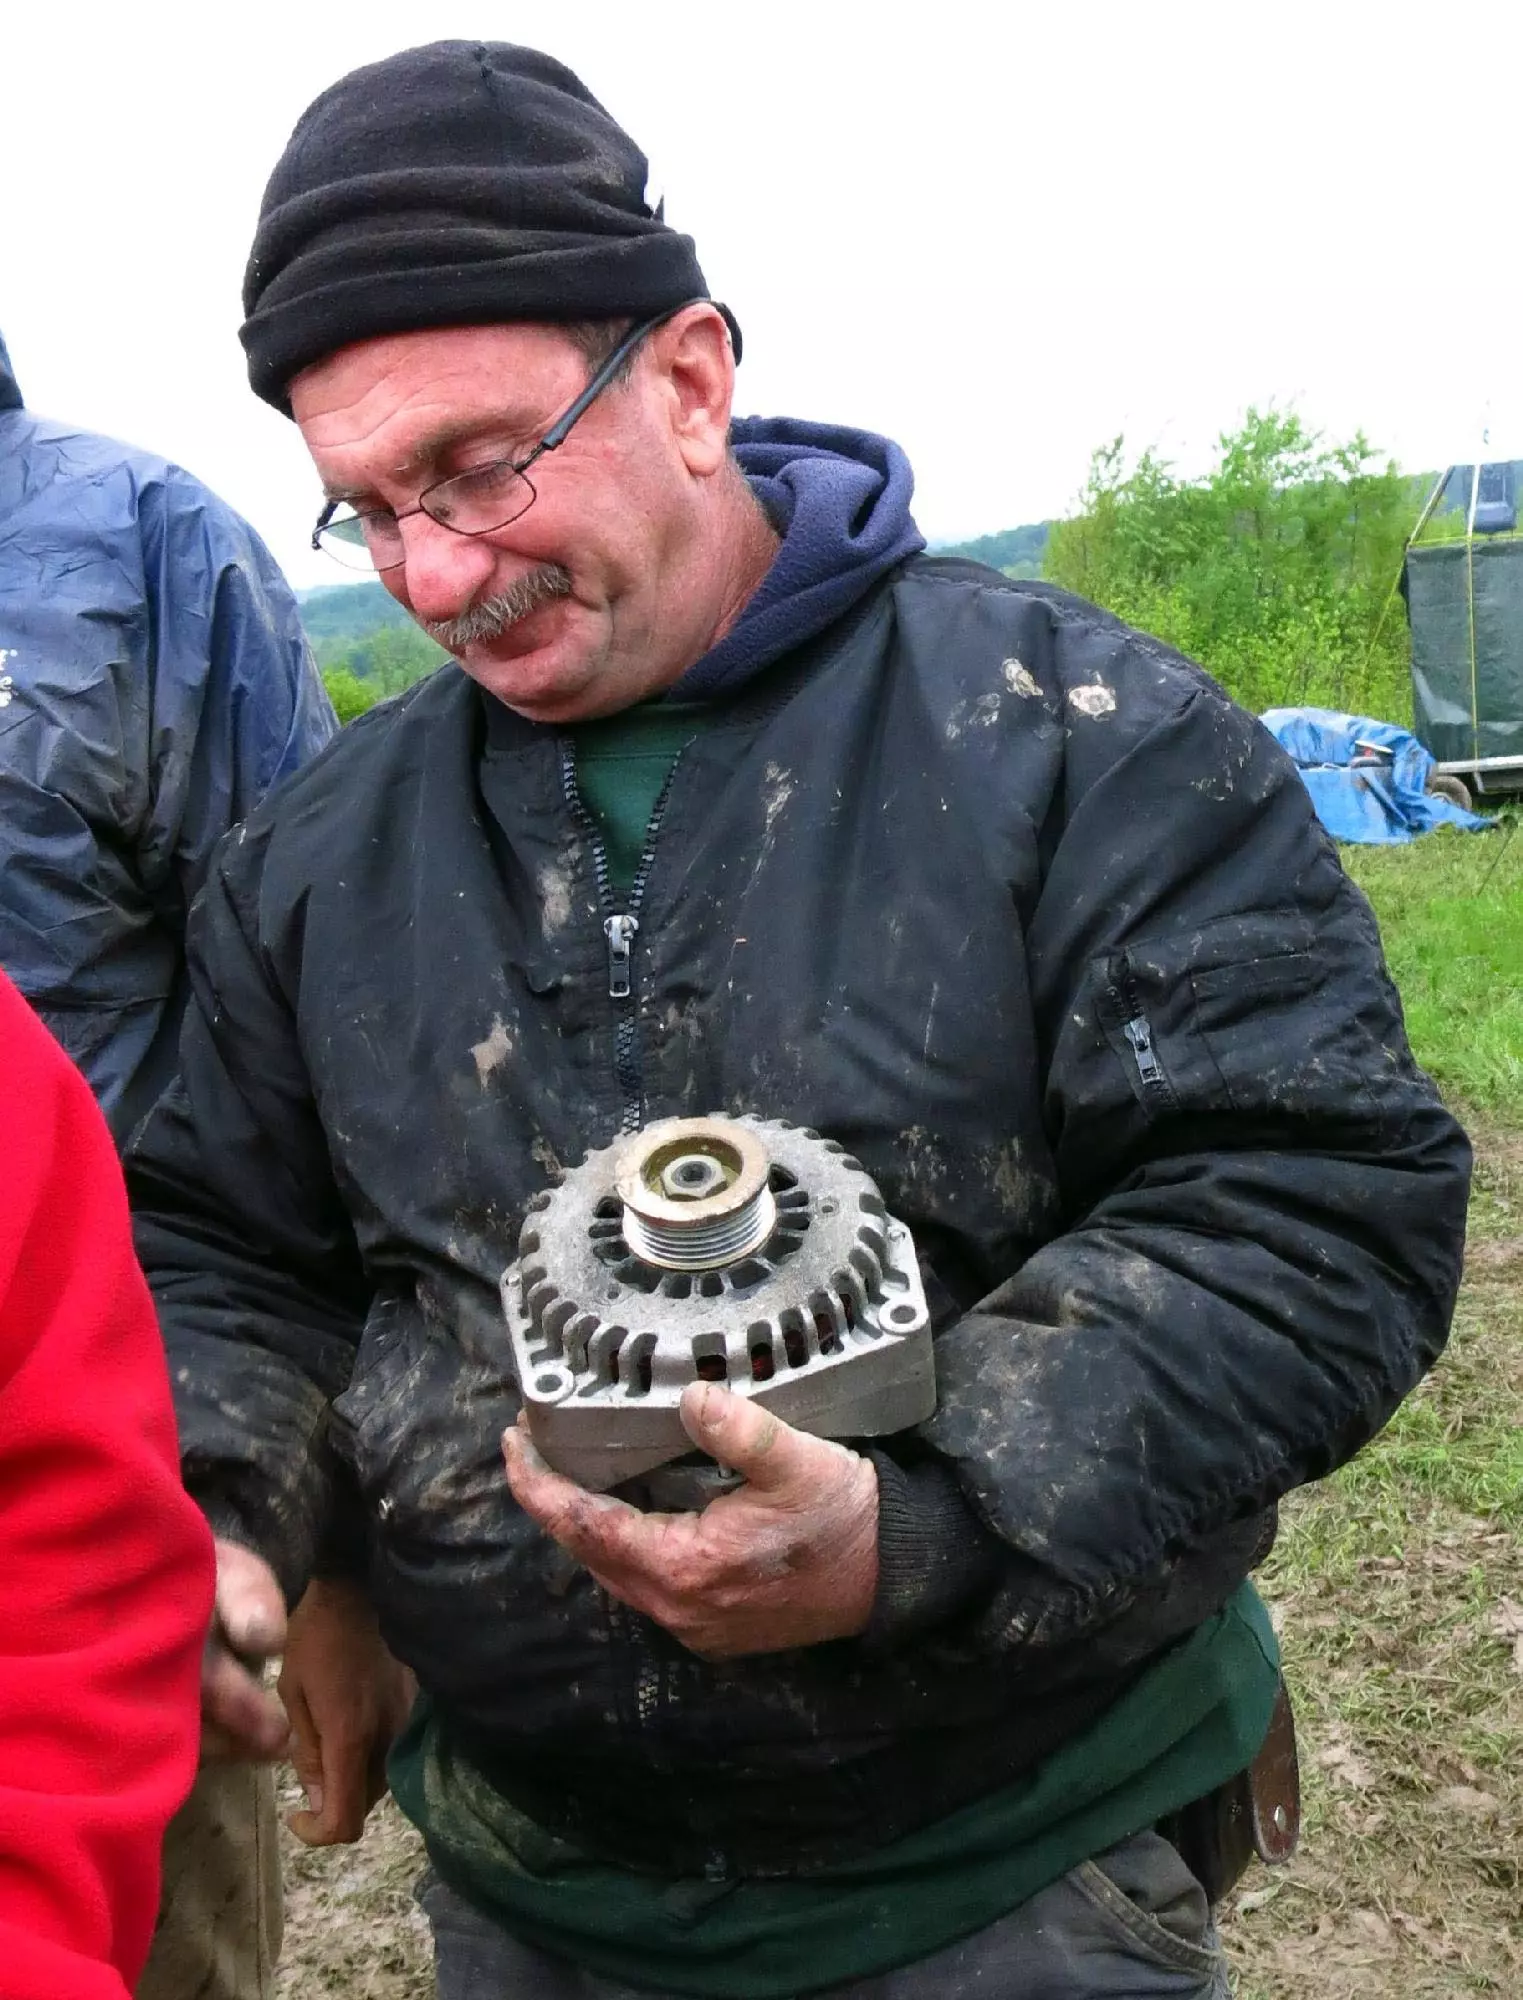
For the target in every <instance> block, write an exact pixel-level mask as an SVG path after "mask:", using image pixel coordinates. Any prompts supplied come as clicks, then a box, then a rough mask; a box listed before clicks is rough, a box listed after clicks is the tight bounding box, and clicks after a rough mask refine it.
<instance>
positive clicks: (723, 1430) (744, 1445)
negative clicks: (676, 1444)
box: [681, 1382, 833, 1493]
mask: <svg viewBox="0 0 1523 2000" xmlns="http://www.w3.org/2000/svg"><path fill="white" fill-rule="evenodd" d="M681 1409H682V1428H683V1429H684V1430H685V1431H686V1432H687V1434H688V1436H689V1437H690V1438H691V1439H692V1440H693V1443H694V1444H695V1445H697V1447H698V1449H699V1450H700V1451H706V1452H707V1453H708V1454H709V1456H710V1457H711V1458H717V1459H718V1460H719V1463H720V1464H721V1465H725V1466H728V1467H729V1468H730V1470H731V1471H732V1472H738V1473H739V1474H740V1475H741V1477H742V1478H743V1479H744V1480H745V1481H746V1483H747V1485H748V1486H752V1487H754V1488H756V1490H757V1491H758V1492H761V1493H767V1492H776V1491H777V1489H778V1488H779V1487H783V1486H786V1485H788V1484H790V1483H791V1482H792V1481H793V1480H795V1479H797V1478H798V1477H799V1476H800V1474H801V1473H807V1468H808V1463H809V1461H810V1459H811V1458H813V1457H814V1456H815V1454H817V1453H818V1452H820V1451H822V1450H823V1451H830V1450H832V1449H833V1447H831V1446H830V1445H828V1444H826V1443H825V1441H824V1440H823V1439H821V1438H815V1437H810V1436H808V1435H807V1434H806V1433H805V1432H803V1431H796V1430H795V1429H794V1428H793V1426H792V1425H791V1424H785V1423H784V1422H783V1420H782V1418H781V1417H775V1416H774V1415H773V1414H772V1412H771V1411H770V1410H765V1409H763V1408H762V1407H761V1405H760V1404H759V1403H753V1402H752V1401H751V1399H750V1397H749V1396H737V1395H735V1394H733V1392H732V1391H730V1390H729V1389H725V1388H721V1386H720V1385H719V1384H718V1383H717V1382H690V1383H689V1384H688V1386H687V1388H686V1389H684V1390H683V1392H682V1405H681Z"/></svg>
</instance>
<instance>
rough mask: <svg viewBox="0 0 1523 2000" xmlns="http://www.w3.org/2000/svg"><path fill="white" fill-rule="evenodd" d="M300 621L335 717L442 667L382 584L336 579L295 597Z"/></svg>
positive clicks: (441, 658) (435, 650) (346, 717)
mask: <svg viewBox="0 0 1523 2000" xmlns="http://www.w3.org/2000/svg"><path fill="white" fill-rule="evenodd" d="M299 602H300V606H301V621H302V624H303V625H304V626H305V628H306V633H307V637H308V638H309V639H310V640H311V642H312V651H313V653H314V655H315V656H316V659H317V664H318V668H319V670H320V671H321V673H322V677H323V681H324V683H325V685H326V687H327V689H328V694H329V698H330V699H331V700H332V703H333V706H334V709H335V710H336V712H337V714H338V719H339V721H340V722H352V721H353V720H354V718H355V716H357V715H363V714H364V713H365V711H366V709H367V708H373V707H374V706H375V704H376V703H377V702H378V701H384V700H385V698H386V697H387V696H388V695H393V694H400V693H401V692H402V690H403V689H404V688H409V687H411V686H412V684H413V682H414V681H417V680H421V679H422V678H423V676H424V675H425V674H431V673H433V672H434V671H435V669H436V668H438V667H442V666H443V665H444V663H445V660H446V659H447V657H448V655H447V654H445V653H443V652H442V651H441V650H440V649H439V647H438V646H436V645H435V644H434V642H433V640H432V639H430V638H428V637H427V636H426V635H425V634H424V633H422V632H420V631H419V630H418V627H417V626H416V625H415V624H414V623H413V621H412V619H411V618H410V617H409V616H408V614H407V612H406V611H404V610H403V608H402V606H401V605H400V604H398V602H397V601H396V599H395V598H394V597H393V596H392V595H391V593H390V591H388V590H387V589H386V587H385V585H384V584H380V583H340V584H334V585H331V586H325V587H324V588H322V589H320V590H305V591H303V592H302V593H301V596H300V600H299Z"/></svg>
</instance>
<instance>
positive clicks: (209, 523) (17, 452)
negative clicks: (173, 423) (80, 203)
mask: <svg viewBox="0 0 1523 2000" xmlns="http://www.w3.org/2000/svg"><path fill="white" fill-rule="evenodd" d="M335 727H336V724H335V722H334V718H333V710H332V708H331V706H330V704H329V702H328V698H327V695H326V694H325V692H324V690H323V686H322V682H321V681H320V680H319V678H318V675H317V670H316V668H315V667H314V665H313V663H312V656H311V653H310V650H309V648H308V646H307V643H306V640H305V638H304V636H303V634H302V629H301V623H300V620H299V618H298V616H297V610H296V603H295V600H294V599H293V597H292V595H291V592H290V590H289V588H288V587H287V585H286V583H285V580H284V578H283V577H282V576H281V574H280V571H279V570H278V569H277V568H276V566H275V563H274V560H273V558H272V557H271V556H270V554H269V552H268V551H267V550H266V549H265V548H264V546H263V544H262V543H261V542H260V541H259V540H258V538H257V537H256V536H255V534H254V533H253V531H252V529H250V528H249V527H248V526H247V524H246V523H245V522H243V521H242V520H240V518H239V517H238V515H236V514H235V513H234V512H233V511H232V510H231V508H229V507H227V506H225V505H224V504H223V503H222V502H221V501H220V500H219V499H218V498H217V497H216V495H215V494H213V493H211V492H209V491H208V490H207V489H206V487H204V486H203V485H202V484H201V483H200V481H199V480H196V479H193V478H192V477H191V476H190V474H189V473H187V472H183V471H181V469H180V468H179V467H178V466H175V465H169V464H166V463H165V461H164V460H163V459H160V458H155V457H153V456H151V455H150V454H149V453H147V452H140V451H134V450H132V449H131V448H130V447H128V446H125V445H120V444H116V443H113V442H112V441H111V440H110V439H107V438H100V437H94V436H91V435H90V434H89V433H87V432H83V431H78V430H74V429H72V428H70V427H69V426H68V425H65V424H58V423H49V422H47V421H46V420H44V419H42V418H39V417H34V416H32V415H31V414H30V413H29V412H28V411H27V410H26V409H25V408H24V407H23V406H22V401H21V395H20V392H19V390H18V389H17V387H16V381H15V377H14V375H13V374H12V373H11V367H10V358H9V356H8V355H7V353H6V351H5V346H4V342H3V341H0V965H3V966H4V968H5V970H6V971H7V972H8V973H9V974H10V976H11V978H12V979H13V980H14V981H15V982H16V984H17V985H18V986H19V987H20V988H21V990H22V992H23V993H24V994H25V995H26V996H27V998H28V999H29V1000H30V1001H31V1002H32V1004H33V1006H35V1007H36V1008H37V1010H38V1012H39V1013H40V1014H41V1015H42V1017H43V1019H44V1020H45V1021H46V1022H47V1024H48V1026H49V1027H50V1028H51V1029H52V1031H53V1033H54V1034H55V1035H56V1036H57V1037H58V1039H59V1041H61V1042H62V1043H63V1045H64V1047H65V1048H66V1049H67V1050H68V1052H69V1054H70V1055H71V1056H72V1057H73V1058H74V1060H75V1062H76V1063H77V1064H78V1065H79V1067H80V1068H81V1069H82V1070H83V1071H84V1073H85V1075H86V1077H87V1078H88V1079H89V1081H90V1083H91V1085H92V1086H93V1088H94V1090H95V1092H96V1095H97V1096H98V1097H99V1099H100V1101H101V1103H102V1105H103V1107H104V1109H105V1112H106V1115H107V1117H108V1119H109V1120H110V1121H111V1125H112V1129H113V1131H114V1132H115V1134H116V1137H117V1140H118V1142H119V1143H120V1142H121V1141H123V1140H124V1139H125V1137H126V1134H127V1133H128V1132H129V1131H130V1130H131V1128H132V1126H133V1125H134V1124H135V1123H136V1122H137V1120H138V1118H139V1117H140V1116H141V1115H142V1114H143V1112H145V1111H146V1110H147V1109H148V1107H149V1105H150V1104H151V1103H152V1102H153V1100H154V1098H155V1097H156V1096H157V1095H158V1094H159V1091H160V1090H161V1089H162V1088H163V1086H164V1084H165V1083H166V1082H167V1081H168V1079H169V1076H170V1074H171V1073H172V1071H173V1067H174V1052H175V1044H176V1041H177V1039H178V1033H179V1021H180V1015H181V1012H182V1011H183V1006H184V999H185V975H184V936H185V918H186V913H187V911H188V909H189V907H190V903H191V900H192V899H193V897H194V896H195V894H196V891H197V890H198V889H199V888H200V886H201V880H202V877H203V875H204V874H205V872H206V866H207V862H208V861H209V859H210V856H211V852H212V849H213V848H214V847H215V846H216V844H217V841H218V840H219V839H220V838H221V836H222V835H223V834H224V833H226V832H227V830H228V828H229V827H231V826H233V825H235V824H236V823H237V822H238V821H239V820H241V819H242V818H243V817H244V816H245V814H247V813H248V812H249V811H250V810H251V809H252V808H253V807H254V806H256V805H257V804H258V803H259V801H260V799H261V798H262V797H263V796H264V794H265V793H266V792H267V791H268V790H269V789H270V787H271V786H272V785H273V784H275V783H276V782H277V780H279V779H281V778H283V777H285V776H286V775H287V774H288V773H290V772H291V771H294V770H295V769H296V767H297V766H298V765H299V764H301V763H303V762H304V761H305V760H306V759H307V758H308V757H310V756H311V755H312V754H313V752H314V751H316V750H319V749H320V748H321V747H322V746H323V744H325V743H326V742H327V741H328V739H329V737H330V736H331V735H332V734H333V731H334V729H335Z"/></svg>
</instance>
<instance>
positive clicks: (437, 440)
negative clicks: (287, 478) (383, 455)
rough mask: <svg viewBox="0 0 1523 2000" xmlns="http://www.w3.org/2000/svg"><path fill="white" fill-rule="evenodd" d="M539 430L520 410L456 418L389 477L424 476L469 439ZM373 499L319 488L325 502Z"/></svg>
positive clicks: (540, 423)
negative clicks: (446, 455) (448, 453)
mask: <svg viewBox="0 0 1523 2000" xmlns="http://www.w3.org/2000/svg"><path fill="white" fill-rule="evenodd" d="M543 428H544V419H543V418H542V417H540V416H539V415H538V414H537V413H535V414H531V413H530V412H529V411H527V410H525V409H523V408H522V407H520V408H517V409H503V410H494V411H493V413H492V414H491V416H489V417H481V416H477V417H459V418H457V419H456V420H455V421H454V422H453V423H446V424H439V425H437V426H436V427H435V428H434V429H433V430H431V431H427V432H425V434H424V435H423V436H422V437H421V438H419V440H418V442H417V443H416V444H415V445H414V446H413V448H412V450H411V451H409V452H408V453H407V455H406V457H405V458H403V459H402V461H401V462H400V464H398V465H396V466H394V467H393V468H392V477H393V479H410V478H413V477H414V476H416V475H417V474H418V473H420V472H427V471H428V470H429V469H430V468H431V467H432V466H433V465H434V463H435V462H436V461H437V460H438V459H439V458H441V457H442V456H443V454H444V453H445V452H447V451H449V450H451V449H453V447H454V446H455V445H458V444H464V443H466V442H468V441H469V440H470V439H473V438H479V437H490V436H491V435H492V433H493V432H494V431H496V432H498V433H500V434H501V435H502V436H503V437H505V438H527V437H529V436H531V435H532V434H533V433H534V431H535V430H537V429H543ZM374 497H375V496H374V495H373V494H372V493H371V492H370V490H369V489H368V488H367V487H363V486H353V487H351V486H325V487H324V488H323V498H324V499H325V500H332V501H335V502H336V501H346V502H347V503H348V504H349V505H351V506H354V505H357V504H358V503H359V502H360V501H361V500H370V499H373V498H374Z"/></svg>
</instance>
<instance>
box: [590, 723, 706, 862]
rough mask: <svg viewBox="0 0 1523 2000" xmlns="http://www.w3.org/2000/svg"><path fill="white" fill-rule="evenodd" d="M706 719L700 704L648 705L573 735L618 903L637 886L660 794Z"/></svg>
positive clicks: (594, 821) (591, 813) (595, 724)
mask: <svg viewBox="0 0 1523 2000" xmlns="http://www.w3.org/2000/svg"><path fill="white" fill-rule="evenodd" d="M703 713H704V710H703V705H702V704H701V703H699V702H691V701H687V702H661V701H657V702H644V703H642V704H641V705H640V706H639V707H638V708H626V709H625V710H624V711H623V712H622V713H621V714H619V715H610V716H605V717H604V718H603V719H602V720H601V721H599V722H579V723H578V724H577V725H576V727H575V728H574V729H573V730H572V731H571V732H570V734H571V740H572V742H573V743H574V745H575V746H576V788H577V791H578V793H579V794H580V796H581V801H582V804H583V806H584V807H585V808H586V810H587V812H588V813H589V814H590V815H591V817H592V820H593V823H594V825H595V826H596V827H597V830H598V832H599V834H600V835H601V836H602V841H603V853H604V855H605V857H606V859H607V863H608V881H609V886H610V888H612V890H613V891H614V893H615V895H623V894H624V893H626V892H627V891H628V889H629V888H630V886H631V884H632V883H633V882H634V879H635V871H636V869H637V868H638V867H639V865H640V855H641V853H642V851H643V850H644V847H645V836H646V832H647V830H648V829H649V826H650V820H651V815H652V813H654V811H655V810H656V801H657V799H659V798H660V796H661V787H662V786H663V785H664V784H665V783H666V780H667V777H668V774H669V773H670V771H671V768H672V766H673V764H675V763H676V761H677V758H678V756H679V755H680V754H681V752H682V751H683V750H684V749H685V748H686V747H687V745H688V744H689V743H691V742H692V740H693V738H694V737H695V736H696V735H697V734H698V732H699V730H700V729H701V728H702V726H703V724H702V718H703Z"/></svg>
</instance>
